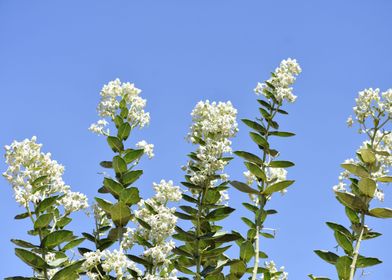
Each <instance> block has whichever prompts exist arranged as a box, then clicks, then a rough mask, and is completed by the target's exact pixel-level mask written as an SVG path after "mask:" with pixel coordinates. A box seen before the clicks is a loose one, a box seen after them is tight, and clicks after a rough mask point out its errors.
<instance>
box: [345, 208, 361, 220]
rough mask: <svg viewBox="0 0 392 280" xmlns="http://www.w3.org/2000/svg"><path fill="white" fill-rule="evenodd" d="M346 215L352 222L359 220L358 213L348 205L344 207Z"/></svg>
mask: <svg viewBox="0 0 392 280" xmlns="http://www.w3.org/2000/svg"><path fill="white" fill-rule="evenodd" d="M345 211H346V215H347V217H348V218H349V219H350V221H351V222H352V223H353V224H359V223H360V220H359V217H358V214H357V213H356V212H355V211H354V210H352V209H351V208H349V207H345Z"/></svg>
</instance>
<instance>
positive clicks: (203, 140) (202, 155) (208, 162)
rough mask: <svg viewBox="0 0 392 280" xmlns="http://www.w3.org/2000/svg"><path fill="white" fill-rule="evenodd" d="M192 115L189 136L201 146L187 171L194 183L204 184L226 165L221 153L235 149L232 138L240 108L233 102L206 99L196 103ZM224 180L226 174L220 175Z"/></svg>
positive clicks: (235, 130) (236, 126) (189, 163)
mask: <svg viewBox="0 0 392 280" xmlns="http://www.w3.org/2000/svg"><path fill="white" fill-rule="evenodd" d="M191 115H192V120H193V124H192V126H191V128H190V133H189V134H188V138H189V140H190V141H191V142H192V143H193V144H200V146H199V147H198V149H197V150H196V152H195V156H196V158H197V160H196V159H194V160H191V161H189V162H188V166H187V172H188V175H189V176H190V180H191V182H192V183H194V184H196V185H203V184H205V183H206V182H207V180H209V177H210V176H211V175H214V174H215V173H216V172H218V171H222V170H223V169H224V167H225V166H226V165H227V161H226V160H225V159H223V158H222V156H223V154H224V153H230V152H231V151H232V149H231V141H230V140H229V139H230V138H232V137H234V136H235V134H236V133H237V131H238V125H237V121H236V116H237V110H236V109H235V108H234V107H233V105H232V104H231V102H230V101H229V102H226V103H224V102H219V103H216V102H212V103H210V102H209V101H208V100H207V101H205V102H203V101H200V102H199V103H197V105H196V107H195V108H194V109H193V111H192V114H191ZM195 170H197V171H195ZM221 179H223V180H227V175H226V174H221Z"/></svg>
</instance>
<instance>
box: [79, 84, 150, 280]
mask: <svg viewBox="0 0 392 280" xmlns="http://www.w3.org/2000/svg"><path fill="white" fill-rule="evenodd" d="M140 92H141V90H140V89H138V88H136V87H135V86H134V85H133V84H130V83H121V82H120V80H118V79H117V80H115V81H111V82H109V83H108V84H107V85H105V86H104V87H103V88H102V91H101V100H100V102H99V104H98V114H99V116H101V117H102V118H108V119H110V121H112V122H113V123H114V125H115V128H116V130H115V133H114V134H113V131H110V130H109V129H107V128H106V126H107V124H108V123H107V122H106V120H105V119H103V120H100V121H99V122H98V123H97V124H96V125H93V126H92V127H90V130H93V131H94V132H98V134H102V135H104V136H106V140H107V143H108V145H109V147H110V148H111V149H112V150H113V152H114V153H115V154H114V156H113V158H112V159H111V160H107V161H102V162H101V163H100V165H101V166H102V167H104V168H108V169H111V170H113V173H114V174H113V177H111V176H109V175H106V177H105V178H104V180H103V186H102V187H101V188H100V189H99V190H98V192H99V193H105V194H110V195H111V196H112V199H114V201H108V200H105V199H102V198H99V197H96V198H95V200H96V202H97V207H96V208H95V209H94V210H95V215H94V217H95V229H94V230H93V232H92V234H90V233H83V236H84V237H86V238H87V239H88V240H89V241H91V242H93V243H94V245H95V248H94V249H93V250H91V249H87V248H79V251H80V252H81V253H82V254H83V255H84V256H85V258H86V265H85V266H84V269H85V272H86V273H88V276H89V277H90V278H91V279H108V278H110V277H112V276H113V275H115V276H116V277H117V278H118V279H140V277H141V276H142V272H141V271H140V270H139V269H138V268H137V267H136V263H135V262H134V261H133V260H132V259H130V258H129V256H128V255H126V254H125V251H124V250H125V249H124V248H125V247H124V246H125V245H124V244H127V242H126V241H125V240H124V233H126V234H130V233H131V232H133V231H132V230H131V229H130V228H128V227H127V225H128V223H130V222H132V221H133V219H134V217H135V212H134V209H133V207H134V206H136V205H137V204H138V202H139V201H140V200H141V198H140V196H139V189H138V188H137V187H136V186H135V182H136V181H137V180H138V179H139V178H140V176H141V175H142V174H143V170H137V169H136V166H137V164H138V163H139V161H140V158H141V157H142V156H143V155H144V154H146V155H147V156H148V157H149V158H152V157H153V156H154V152H153V148H154V145H152V144H148V143H147V142H146V141H144V140H143V141H140V142H138V143H137V144H136V149H131V148H126V147H125V144H126V140H127V139H128V137H129V136H130V135H131V132H132V130H133V129H135V128H136V127H139V128H142V127H144V126H145V125H147V124H148V123H149V120H150V115H149V113H148V112H145V111H144V108H145V106H146V100H144V99H142V98H141V97H140V96H139V95H140ZM108 219H110V221H108ZM116 241H118V247H119V248H118V249H114V250H108V248H110V247H111V246H112V245H114V243H115V242H116ZM90 263H91V264H94V265H89V264H90Z"/></svg>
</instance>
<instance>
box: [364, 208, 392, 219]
mask: <svg viewBox="0 0 392 280" xmlns="http://www.w3.org/2000/svg"><path fill="white" fill-rule="evenodd" d="M369 215H370V216H373V217H377V218H383V219H386V218H392V209H391V208H373V209H370V211H369Z"/></svg>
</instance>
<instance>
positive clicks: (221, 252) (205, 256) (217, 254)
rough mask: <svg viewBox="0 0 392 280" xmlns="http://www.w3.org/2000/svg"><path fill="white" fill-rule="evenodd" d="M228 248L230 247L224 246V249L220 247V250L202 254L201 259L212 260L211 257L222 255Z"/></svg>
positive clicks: (215, 249) (216, 249)
mask: <svg viewBox="0 0 392 280" xmlns="http://www.w3.org/2000/svg"><path fill="white" fill-rule="evenodd" d="M230 247H231V245H229V246H225V247H220V248H214V249H211V250H208V251H205V252H203V253H202V256H203V258H213V257H216V256H219V255H221V254H223V253H224V252H225V251H226V250H227V249H229V248H230Z"/></svg>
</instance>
